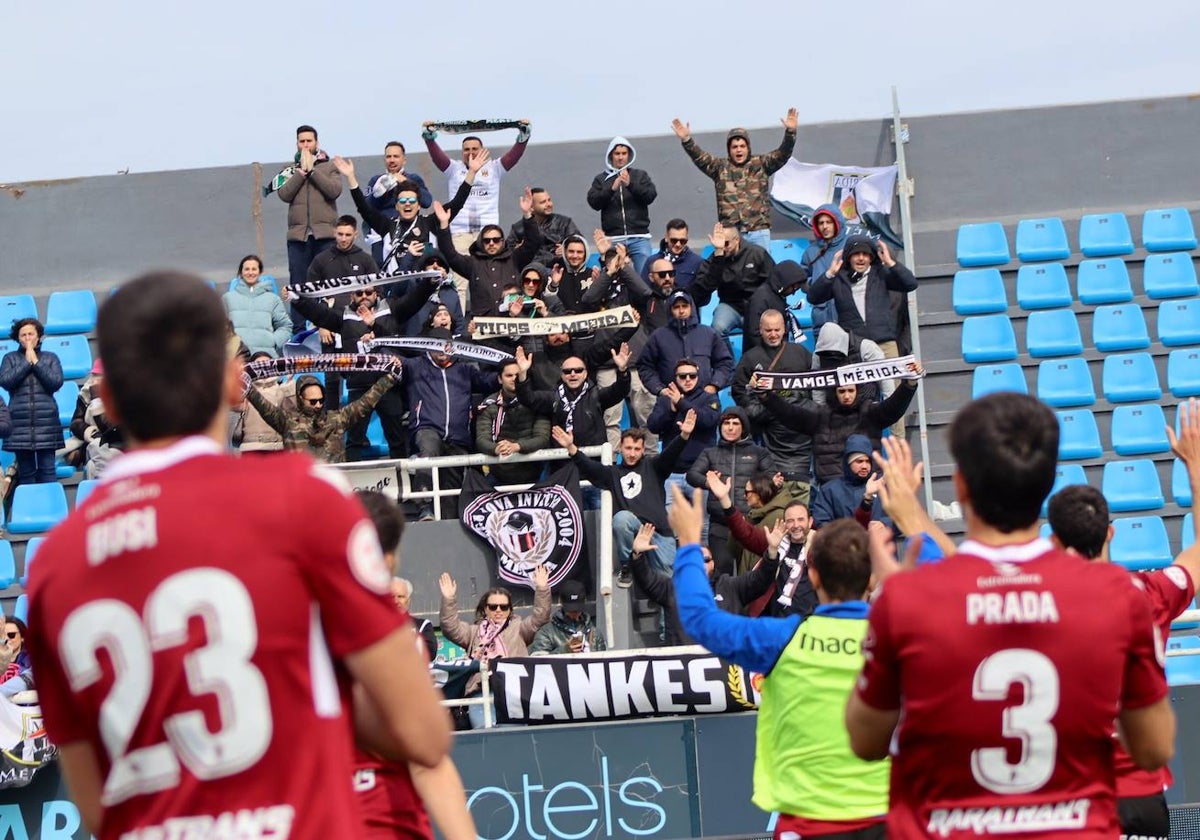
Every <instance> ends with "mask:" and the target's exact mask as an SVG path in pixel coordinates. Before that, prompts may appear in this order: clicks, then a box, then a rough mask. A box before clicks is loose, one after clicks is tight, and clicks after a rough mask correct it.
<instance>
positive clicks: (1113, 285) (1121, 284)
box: [1075, 259, 1133, 306]
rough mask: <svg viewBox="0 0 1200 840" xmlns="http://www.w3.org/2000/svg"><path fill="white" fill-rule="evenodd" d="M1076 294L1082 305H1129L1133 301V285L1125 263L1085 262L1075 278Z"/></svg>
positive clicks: (1113, 261) (1117, 261) (1080, 266)
mask: <svg viewBox="0 0 1200 840" xmlns="http://www.w3.org/2000/svg"><path fill="white" fill-rule="evenodd" d="M1075 294H1076V295H1077V296H1078V297H1079V302H1080V303H1086V304H1087V305H1088V306H1097V305H1099V304H1102V303H1128V302H1129V301H1131V300H1133V285H1132V284H1131V283H1130V282H1129V269H1128V268H1127V267H1126V266H1125V261H1124V260H1120V259H1112V260H1084V261H1083V262H1081V263H1080V264H1079V271H1078V273H1077V275H1076V277H1075Z"/></svg>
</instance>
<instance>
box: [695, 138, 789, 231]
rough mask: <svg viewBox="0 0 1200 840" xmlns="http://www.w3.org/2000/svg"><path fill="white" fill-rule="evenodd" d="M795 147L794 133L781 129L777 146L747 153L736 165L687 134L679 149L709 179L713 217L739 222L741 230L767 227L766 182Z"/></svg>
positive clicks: (729, 221)
mask: <svg viewBox="0 0 1200 840" xmlns="http://www.w3.org/2000/svg"><path fill="white" fill-rule="evenodd" d="M795 147H796V133H795V132H794V131H785V132H784V133H783V142H782V143H780V144H779V148H778V149H776V150H775V151H773V152H769V153H768V154H765V155H751V156H750V158H748V159H747V160H746V162H745V163H744V164H742V165H741V166H737V165H735V164H734V163H733V162H732V161H730V160H729V158H724V157H722V158H719V157H715V156H713V155H710V154H709V153H708V152H706V151H704V150H703V149H701V148H700V147H699V146H697V145H696V141H695V140H693V139H692V138H690V137H689V138H688V139H687V140H685V141H684V142H683V150H684V151H685V152H687V153H688V156H689V157H691V159H692V162H693V163H695V164H696V166H697V167H698V168H699V169H700V171H701V172H703V173H704V174H705V175H707V176H708V177H709V178H712V180H713V186H714V187H715V189H716V194H717V218H718V219H719V220H720V221H721V222H723V223H724V224H730V225H739V226H740V227H741V229H742V232H744V233H745V232H749V231H753V230H762V229H763V228H769V227H770V226H771V204H770V202H769V201H768V197H769V193H768V181H769V180H770V177H771V176H772V175H773V174H774V173H775V172H777V171H779V170H780V169H782V168H783V165H784V164H785V163H787V162H788V158H790V157H791V156H792V149H794V148H795Z"/></svg>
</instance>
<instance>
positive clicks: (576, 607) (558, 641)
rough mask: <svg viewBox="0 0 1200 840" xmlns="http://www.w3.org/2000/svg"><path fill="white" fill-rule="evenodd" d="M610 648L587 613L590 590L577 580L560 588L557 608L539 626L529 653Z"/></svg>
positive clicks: (587, 650) (574, 651)
mask: <svg viewBox="0 0 1200 840" xmlns="http://www.w3.org/2000/svg"><path fill="white" fill-rule="evenodd" d="M597 650H608V644H607V643H606V642H605V641H604V634H603V633H601V632H600V628H598V627H597V626H596V623H595V622H594V621H592V617H591V616H590V615H588V614H587V593H585V592H584V590H583V584H582V583H580V582H579V581H577V580H565V581H563V582H562V583H561V584H560V585H559V587H558V609H557V610H555V611H554V615H552V616H551V617H550V621H549V623H548V624H543V625H542V626H541V627H539V628H538V631H537V635H535V636H534V637H533V641H532V642H530V644H529V654H530V656H539V655H541V654H546V653H590V652H592V651H597Z"/></svg>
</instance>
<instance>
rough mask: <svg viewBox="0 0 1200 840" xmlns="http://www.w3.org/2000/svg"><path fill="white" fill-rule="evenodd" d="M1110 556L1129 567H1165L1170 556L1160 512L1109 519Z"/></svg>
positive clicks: (1165, 529) (1130, 568)
mask: <svg viewBox="0 0 1200 840" xmlns="http://www.w3.org/2000/svg"><path fill="white" fill-rule="evenodd" d="M1108 551H1109V557H1110V559H1111V560H1112V561H1113V562H1114V563H1116V564H1118V565H1120V566H1124V567H1125V568H1126V569H1129V570H1130V571H1134V570H1136V569H1165V568H1166V567H1167V566H1170V565H1171V561H1172V560H1173V559H1174V558H1173V555H1172V554H1171V541H1170V540H1169V539H1167V526H1166V525H1165V524H1163V521H1162V517H1161V516H1130V517H1126V518H1125V519H1117V520H1114V521H1113V538H1112V544H1111V545H1110V546H1109V549H1108Z"/></svg>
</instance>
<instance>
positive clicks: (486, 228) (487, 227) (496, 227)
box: [479, 225, 504, 239]
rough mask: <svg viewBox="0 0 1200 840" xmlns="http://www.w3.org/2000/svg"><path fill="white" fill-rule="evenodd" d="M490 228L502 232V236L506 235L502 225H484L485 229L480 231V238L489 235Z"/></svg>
mask: <svg viewBox="0 0 1200 840" xmlns="http://www.w3.org/2000/svg"><path fill="white" fill-rule="evenodd" d="M489 230H494V231H496V233H498V234H500V235H501V236H504V228H502V227H500V225H484V226H483V229H482V230H480V231H479V238H480V239H483V237H484V236H486V235H487V232H488V231H489Z"/></svg>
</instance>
